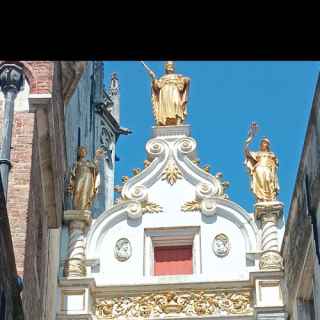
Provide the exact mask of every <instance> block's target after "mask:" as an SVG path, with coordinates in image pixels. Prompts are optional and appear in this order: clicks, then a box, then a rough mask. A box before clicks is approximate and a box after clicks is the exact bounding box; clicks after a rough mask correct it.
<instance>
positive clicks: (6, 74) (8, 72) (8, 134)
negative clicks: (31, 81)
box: [0, 64, 24, 198]
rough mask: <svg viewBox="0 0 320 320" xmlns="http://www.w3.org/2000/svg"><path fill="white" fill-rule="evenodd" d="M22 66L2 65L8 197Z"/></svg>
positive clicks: (1, 158) (2, 156)
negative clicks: (14, 113)
mask: <svg viewBox="0 0 320 320" xmlns="http://www.w3.org/2000/svg"><path fill="white" fill-rule="evenodd" d="M23 82H24V77H23V71H22V68H21V67H19V66H18V65H15V64H3V65H2V66H1V67H0V87H1V90H2V92H3V93H4V98H5V106H4V114H3V128H2V147H1V153H0V169H1V177H2V184H3V190H4V194H5V197H6V198H7V190H8V175H9V170H10V168H11V163H10V153H11V138H12V127H13V110H14V100H15V98H16V96H17V94H18V92H19V91H20V89H21V88H22V86H23Z"/></svg>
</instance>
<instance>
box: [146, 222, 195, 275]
mask: <svg viewBox="0 0 320 320" xmlns="http://www.w3.org/2000/svg"><path fill="white" fill-rule="evenodd" d="M144 247H145V250H144V275H145V276H161V275H190V274H200V273H201V263H200V234H199V227H180V228H161V229H146V230H145V246H144Z"/></svg>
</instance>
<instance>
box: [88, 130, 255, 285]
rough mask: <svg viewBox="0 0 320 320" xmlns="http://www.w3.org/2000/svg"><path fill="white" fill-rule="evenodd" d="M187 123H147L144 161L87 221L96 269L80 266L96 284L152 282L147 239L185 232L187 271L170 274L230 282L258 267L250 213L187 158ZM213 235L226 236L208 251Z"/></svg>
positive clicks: (192, 147) (176, 237)
mask: <svg viewBox="0 0 320 320" xmlns="http://www.w3.org/2000/svg"><path fill="white" fill-rule="evenodd" d="M159 129H161V130H159ZM189 130H190V129H189V127H188V126H180V127H171V128H155V129H154V137H153V138H152V139H151V140H149V141H148V143H147V145H146V150H147V154H148V160H149V161H150V164H149V165H148V166H146V168H144V170H142V171H141V172H140V173H138V174H137V175H135V176H133V177H131V178H130V179H129V180H128V181H127V182H126V183H125V184H124V186H123V188H122V192H121V200H120V201H119V202H118V203H117V204H115V205H114V206H113V207H112V208H111V209H110V210H108V211H106V212H105V213H104V214H102V215H101V216H100V217H99V218H98V219H97V220H96V221H95V222H94V223H93V225H92V226H91V229H90V232H89V234H88V243H87V259H88V260H89V261H93V262H94V263H96V264H99V268H98V270H99V271H98V272H93V273H92V271H91V270H90V268H89V270H88V271H89V272H91V276H93V277H95V279H96V281H97V285H99V284H101V285H106V284H112V283H113V284H115V283H122V284H126V283H132V281H138V282H141V283H143V282H144V281H147V282H151V283H152V282H153V281H156V282H158V281H159V279H158V278H159V277H154V276H153V274H152V262H151V261H150V255H151V256H152V252H151V251H152V245H154V244H152V242H155V241H159V240H155V239H161V238H163V239H164V240H163V241H167V242H168V243H169V242H170V241H171V242H173V243H175V241H176V242H179V241H183V240H182V239H183V237H186V238H188V237H189V238H188V239H189V240H185V241H191V242H192V244H193V247H194V255H195V262H194V264H195V265H194V274H193V275H188V276H186V275H184V276H171V277H169V278H171V279H174V278H180V279H188V281H206V280H208V279H211V280H214V281H219V280H220V281H222V280H223V281H237V280H241V279H242V280H243V279H248V278H249V271H250V270H258V265H257V263H256V260H257V257H256V253H257V251H258V249H259V246H258V230H257V228H256V226H255V223H254V221H253V218H252V215H250V214H248V213H247V212H246V211H245V210H244V209H242V208H241V207H240V206H238V205H237V204H235V203H234V202H232V201H230V200H228V199H227V196H226V194H225V192H224V189H225V185H224V182H223V181H221V178H219V177H216V176H214V175H212V174H210V173H209V172H206V171H205V170H204V169H202V168H200V167H199V165H197V164H196V163H195V160H196V141H195V140H194V139H193V138H192V137H190V136H189ZM184 232H185V233H186V234H185V235H183V233H184ZM150 234H151V236H150ZM221 234H223V235H225V236H226V238H227V241H228V252H227V253H226V255H223V256H221V255H219V253H217V252H215V251H214V239H215V237H217V236H218V235H221ZM191 238H192V239H191ZM119 239H127V241H128V243H129V245H130V258H129V259H127V260H126V261H121V260H119V259H117V257H116V254H115V247H116V243H117V241H118V240H119ZM148 241H149V242H151V244H150V243H148ZM150 250H151V251H150ZM234 266H237V268H234ZM92 269H94V268H92ZM155 278H157V279H155ZM160 278H162V277H160ZM165 278H168V277H165Z"/></svg>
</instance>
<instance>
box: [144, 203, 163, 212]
mask: <svg viewBox="0 0 320 320" xmlns="http://www.w3.org/2000/svg"><path fill="white" fill-rule="evenodd" d="M142 211H143V213H147V212H149V213H159V212H162V207H161V206H160V205H158V204H157V203H154V202H144V203H143V204H142Z"/></svg>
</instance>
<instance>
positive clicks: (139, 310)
mask: <svg viewBox="0 0 320 320" xmlns="http://www.w3.org/2000/svg"><path fill="white" fill-rule="evenodd" d="M251 300H252V298H251V293H250V292H249V291H236V292H221V291H220V292H204V291H188V292H175V291H170V292H165V293H158V294H153V293H149V294H144V295H140V296H125V297H124V296H123V297H110V298H107V299H99V300H98V301H97V302H96V306H95V307H96V308H95V309H96V315H97V317H98V318H99V319H148V318H149V317H163V316H166V315H169V316H170V315H174V314H178V315H179V316H212V315H217V316H219V315H220V316H221V315H236V314H241V315H248V314H252V313H253V309H252V307H251Z"/></svg>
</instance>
